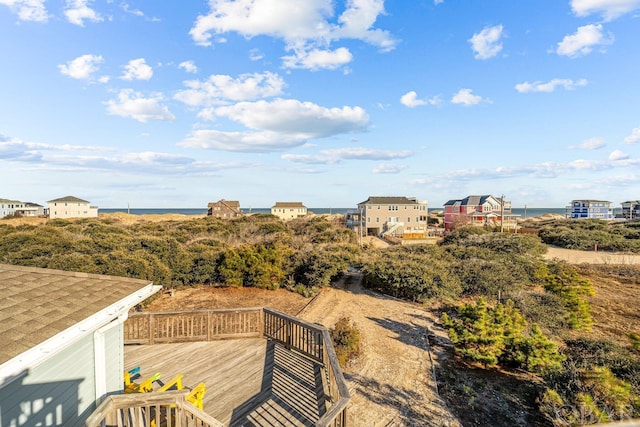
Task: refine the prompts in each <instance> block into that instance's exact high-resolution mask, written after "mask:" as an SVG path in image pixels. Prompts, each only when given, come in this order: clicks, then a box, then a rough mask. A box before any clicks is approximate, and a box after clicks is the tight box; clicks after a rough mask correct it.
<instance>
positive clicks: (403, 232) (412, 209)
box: [358, 196, 428, 238]
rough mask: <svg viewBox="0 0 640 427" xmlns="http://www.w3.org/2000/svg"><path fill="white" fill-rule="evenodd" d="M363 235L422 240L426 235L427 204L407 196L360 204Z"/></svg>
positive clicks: (366, 201) (384, 197) (373, 197)
mask: <svg viewBox="0 0 640 427" xmlns="http://www.w3.org/2000/svg"><path fill="white" fill-rule="evenodd" d="M358 212H359V218H360V223H359V224H362V232H363V234H372V235H377V236H387V235H389V236H394V237H399V238H421V237H424V236H426V234H427V217H428V204H427V201H426V200H418V199H417V198H415V197H404V196H391V197H387V196H382V197H380V196H370V197H369V198H368V199H367V200H365V201H363V202H360V203H358Z"/></svg>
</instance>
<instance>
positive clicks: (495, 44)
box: [469, 25, 503, 59]
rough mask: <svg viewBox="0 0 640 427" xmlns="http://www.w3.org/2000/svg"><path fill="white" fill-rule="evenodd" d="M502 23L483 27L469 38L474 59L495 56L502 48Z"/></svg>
mask: <svg viewBox="0 0 640 427" xmlns="http://www.w3.org/2000/svg"><path fill="white" fill-rule="evenodd" d="M502 30H503V28H502V25H495V26H493V27H485V28H484V29H483V30H482V31H480V32H479V33H476V34H474V35H473V36H472V37H471V38H470V39H469V43H471V49H473V51H474V55H473V57H474V58H476V59H489V58H493V57H494V56H496V55H497V54H498V53H499V52H500V51H501V50H502V43H501V42H500V38H501V37H502Z"/></svg>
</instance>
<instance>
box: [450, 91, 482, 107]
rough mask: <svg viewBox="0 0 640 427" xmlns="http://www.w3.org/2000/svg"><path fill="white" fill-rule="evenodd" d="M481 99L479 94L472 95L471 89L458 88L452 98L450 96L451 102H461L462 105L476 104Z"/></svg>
mask: <svg viewBox="0 0 640 427" xmlns="http://www.w3.org/2000/svg"><path fill="white" fill-rule="evenodd" d="M482 101H483V99H482V97H481V96H480V95H474V94H473V93H472V90H471V89H460V90H459V91H458V92H457V93H456V94H455V95H453V98H451V102H452V103H453V104H462V105H476V104H479V103H481V102H482Z"/></svg>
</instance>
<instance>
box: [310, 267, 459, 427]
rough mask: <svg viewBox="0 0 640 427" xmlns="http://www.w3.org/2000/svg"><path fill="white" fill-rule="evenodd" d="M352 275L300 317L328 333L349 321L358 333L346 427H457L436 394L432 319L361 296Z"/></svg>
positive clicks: (418, 310) (404, 305) (416, 309)
mask: <svg viewBox="0 0 640 427" xmlns="http://www.w3.org/2000/svg"><path fill="white" fill-rule="evenodd" d="M360 281H361V275H360V274H358V273H350V274H348V275H347V277H346V278H345V281H344V283H342V284H341V285H339V286H338V287H337V288H327V289H323V290H322V293H321V294H320V295H319V296H318V297H317V298H316V299H315V300H314V301H313V302H312V303H311V304H310V305H309V306H308V307H307V308H306V309H305V310H303V312H302V313H301V314H300V315H299V317H301V318H303V319H305V320H307V321H310V322H316V323H320V324H322V325H325V326H327V327H328V328H332V327H333V326H334V325H335V324H336V322H337V321H338V320H339V319H341V318H343V317H348V318H350V319H351V321H352V322H353V324H354V326H355V327H356V328H357V329H358V330H359V331H360V335H361V341H362V354H361V357H360V358H359V360H358V361H356V362H355V363H354V364H353V365H352V366H350V367H349V368H347V370H346V372H345V377H346V379H347V382H348V386H349V390H350V392H351V403H350V404H349V411H348V412H347V414H348V425H351V426H366V427H382V426H424V427H429V426H459V425H460V424H459V422H458V421H457V420H456V419H455V417H454V416H453V415H452V414H451V412H449V410H448V409H447V408H446V406H445V405H444V403H443V402H442V400H441V399H440V397H439V396H438V394H437V387H436V384H435V382H434V380H433V376H432V372H433V368H434V365H433V364H434V363H437V355H435V354H430V351H429V343H428V340H427V335H428V334H430V333H431V334H433V333H434V327H433V322H434V319H433V318H432V317H431V314H430V313H428V312H427V311H425V310H424V309H423V308H422V307H421V306H419V305H414V304H411V303H408V302H405V301H400V300H396V299H393V298H389V297H385V296H382V295H378V294H374V293H371V292H368V291H366V290H364V289H363V288H362V286H361V284H360Z"/></svg>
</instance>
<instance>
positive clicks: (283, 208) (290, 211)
mask: <svg viewBox="0 0 640 427" xmlns="http://www.w3.org/2000/svg"><path fill="white" fill-rule="evenodd" d="M271 215H275V216H277V217H278V218H280V219H284V220H287V219H293V218H301V217H303V216H306V215H307V207H306V206H305V205H303V204H302V202H276V204H275V205H273V206H271Z"/></svg>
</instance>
